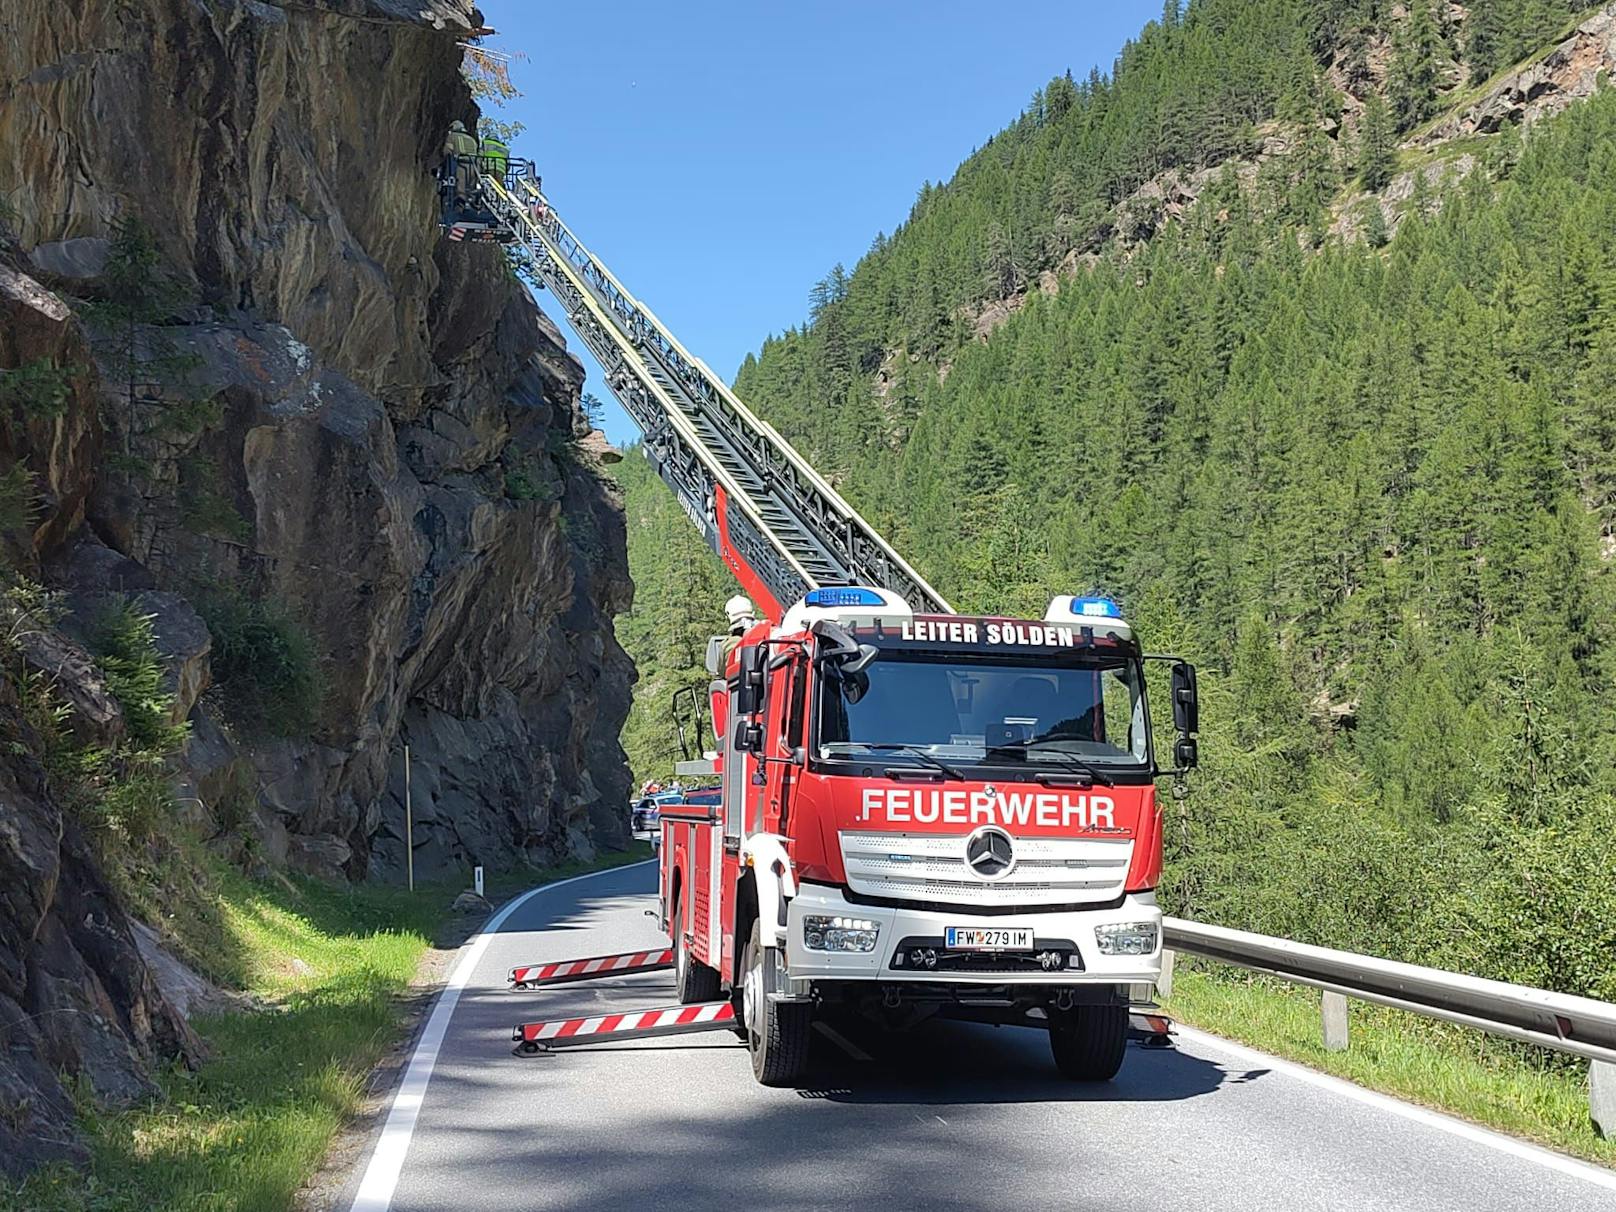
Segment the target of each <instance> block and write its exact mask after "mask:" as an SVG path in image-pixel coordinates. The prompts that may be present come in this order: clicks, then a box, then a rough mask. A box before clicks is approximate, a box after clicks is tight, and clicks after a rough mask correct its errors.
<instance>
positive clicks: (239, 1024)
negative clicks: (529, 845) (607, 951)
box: [0, 845, 649, 1212]
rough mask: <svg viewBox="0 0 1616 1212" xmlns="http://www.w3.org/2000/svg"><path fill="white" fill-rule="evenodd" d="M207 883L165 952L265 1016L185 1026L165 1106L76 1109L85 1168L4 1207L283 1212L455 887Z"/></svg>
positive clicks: (373, 1059)
mask: <svg viewBox="0 0 1616 1212" xmlns="http://www.w3.org/2000/svg"><path fill="white" fill-rule="evenodd" d="M648 854H649V847H646V846H644V845H637V846H636V848H635V849H634V850H633V851H632V852H630V853H628V854H610V855H606V856H604V857H603V858H602V860H601V861H599V862H597V863H594V864H588V865H585V864H568V865H567V866H566V867H565V868H561V869H554V870H545V871H541V872H529V873H527V874H526V875H525V876H520V877H518V876H515V875H513V876H511V877H508V878H506V877H502V881H501V882H502V884H503V885H504V886H506V887H509V888H511V889H512V890H516V889H517V888H519V887H527V886H531V885H532V884H533V883H537V882H544V881H548V880H551V879H555V878H560V877H562V876H564V875H567V874H575V873H577V872H579V871H582V870H586V869H588V870H592V869H596V868H600V867H606V866H615V865H618V864H619V863H624V862H633V861H635V860H637V859H640V858H644V857H646V856H647V855H648ZM208 877H209V878H208V879H207V881H206V887H207V889H208V890H209V891H210V892H211V897H212V905H211V910H210V912H207V913H204V914H201V915H200V920H199V921H198V922H197V923H196V924H195V926H194V927H189V928H187V929H185V930H182V931H179V932H176V933H175V935H174V940H173V941H174V942H175V943H176V945H177V947H178V948H179V949H181V950H182V951H185V952H186V953H187V954H188V956H189V957H190V958H192V959H193V960H195V961H196V962H197V963H198V964H199V965H201V966H202V967H204V968H206V969H207V970H208V971H210V972H211V973H212V974H213V975H214V976H215V977H216V978H221V979H225V980H228V981H230V983H233V984H237V985H239V986H240V987H241V988H244V989H245V990H246V991H248V992H249V993H251V994H253V995H255V996H256V997H258V998H261V999H262V1000H263V1003H264V1007H265V1008H264V1009H262V1010H258V1011H252V1012H243V1013H231V1014H224V1015H219V1016H216V1017H213V1018H208V1019H198V1020H196V1021H195V1023H194V1024H193V1025H194V1026H195V1027H196V1028H197V1031H198V1033H199V1034H200V1035H201V1036H202V1037H203V1039H204V1041H205V1042H206V1044H207V1046H208V1049H209V1059H208V1060H207V1061H206V1062H205V1063H204V1064H203V1065H202V1067H201V1068H200V1070H198V1071H197V1072H195V1073H190V1072H187V1071H185V1070H183V1069H179V1068H176V1069H174V1070H171V1071H169V1072H167V1073H165V1074H163V1075H162V1078H161V1084H162V1095H161V1097H159V1098H158V1099H156V1100H153V1102H152V1103H151V1104H149V1105H146V1106H141V1107H138V1108H135V1109H133V1110H129V1111H125V1112H121V1113H100V1114H98V1113H96V1112H95V1111H93V1110H91V1109H89V1108H86V1109H85V1112H84V1125H83V1126H84V1129H85V1132H86V1136H87V1138H88V1140H89V1142H90V1147H91V1151H92V1160H91V1164H90V1165H89V1166H88V1167H86V1168H84V1169H82V1170H77V1169H72V1168H68V1167H56V1168H52V1169H49V1170H46V1171H44V1172H41V1173H39V1174H37V1175H35V1176H34V1177H33V1178H32V1179H30V1180H29V1181H28V1182H27V1183H26V1184H24V1185H23V1187H22V1188H21V1189H20V1190H16V1191H6V1190H0V1208H4V1209H17V1210H19V1212H20V1210H22V1209H27V1210H28V1212H158V1210H162V1212H168V1210H170V1209H173V1210H175V1212H181V1210H183V1212H192V1210H195V1212H237V1210H239V1212H271V1210H273V1209H284V1208H290V1207H291V1206H292V1201H293V1197H294V1195H295V1193H296V1192H297V1191H298V1189H299V1188H300V1187H301V1186H302V1185H303V1184H304V1183H305V1182H306V1181H307V1180H308V1178H309V1177H310V1176H311V1175H312V1174H313V1173H314V1172H315V1171H316V1169H317V1168H318V1167H319V1165H320V1162H321V1160H322V1158H323V1157H324V1155H325V1153H326V1150H327V1149H328V1148H329V1147H330V1145H331V1142H332V1140H333V1138H334V1137H335V1135H336V1133H337V1132H338V1130H339V1129H340V1128H341V1127H342V1125H343V1124H344V1123H345V1122H346V1121H347V1120H348V1119H349V1118H350V1117H351V1116H353V1115H354V1114H355V1112H356V1111H358V1109H359V1107H360V1105H361V1102H362V1099H363V1093H364V1086H365V1082H366V1080H367V1078H368V1076H369V1074H370V1072H371V1070H372V1069H374V1068H375V1066H376V1064H377V1063H378V1062H379V1061H380V1060H381V1059H382V1057H383V1055H384V1054H385V1053H386V1051H387V1050H388V1048H389V1047H391V1046H392V1045H393V1044H394V1043H395V1042H396V1040H397V1039H398V1036H399V1033H400V1031H401V1029H402V1020H403V1007H402V1005H401V1000H400V999H401V998H402V996H403V995H404V994H405V993H406V991H407V990H408V988H409V986H410V983H411V980H412V978H413V977H414V975H415V972H416V969H417V966H418V965H419V963H420V961H421V958H422V955H423V954H424V952H425V951H426V948H427V945H428V942H429V940H431V939H432V937H433V935H434V932H435V931H436V930H438V929H439V928H440V926H443V925H444V924H445V922H446V919H447V917H448V914H447V912H446V910H447V906H448V904H449V902H450V900H451V899H452V898H453V895H454V893H455V892H456V891H458V890H459V889H460V887H462V885H460V884H458V883H456V884H455V885H453V886H449V885H435V886H432V887H420V886H418V888H417V890H416V892H415V893H414V894H411V893H409V892H406V891H404V890H403V889H398V888H374V887H361V888H357V889H345V888H334V887H330V886H327V885H323V884H318V883H315V882H312V881H301V880H300V881H295V882H294V881H284V882H277V883H275V884H274V885H264V884H256V883H251V882H248V881H247V880H245V879H243V878H241V877H240V876H237V875H234V874H231V873H228V872H224V871H222V870H217V869H215V870H213V871H211V872H209V873H208ZM201 887H202V883H201V882H199V884H198V886H197V887H196V888H192V889H187V890H186V891H185V893H184V899H186V900H191V899H193V898H195V897H198V896H199V895H200V891H199V890H200V888H201ZM491 891H496V890H493V889H491ZM165 924H166V925H168V926H170V927H172V926H173V925H174V924H175V923H174V921H172V920H171V921H169V922H167V923H165Z"/></svg>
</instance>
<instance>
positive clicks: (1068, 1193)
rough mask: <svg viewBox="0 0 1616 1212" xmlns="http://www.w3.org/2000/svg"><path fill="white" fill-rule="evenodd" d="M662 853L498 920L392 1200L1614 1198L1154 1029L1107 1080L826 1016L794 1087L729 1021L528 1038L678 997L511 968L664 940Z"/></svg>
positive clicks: (1397, 1202) (1597, 1203)
mask: <svg viewBox="0 0 1616 1212" xmlns="http://www.w3.org/2000/svg"><path fill="white" fill-rule="evenodd" d="M654 873H655V868H654V867H653V866H651V865H649V864H646V865H640V866H636V867H631V868H624V869H620V870H617V871H613V872H606V873H602V874H601V875H598V876H593V877H590V878H587V879H584V880H580V881H577V882H574V883H569V884H565V885H562V886H559V887H556V888H554V889H551V890H547V891H542V892H540V893H538V894H537V895H535V896H533V897H531V898H530V899H529V900H528V901H527V902H525V903H524V904H523V905H522V906H521V907H520V908H519V909H518V910H516V911H515V912H514V913H513V914H512V915H511V916H510V917H509V918H508V920H506V921H505V922H503V923H502V924H501V925H500V928H499V930H498V932H497V933H495V934H493V935H492V936H491V937H490V938H489V940H488V943H487V945H486V948H485V949H484V950H483V952H482V955H481V958H480V960H479V962H478V963H477V965H476V968H475V970H474V971H473V972H472V974H471V977H470V979H469V981H468V982H467V984H466V985H465V987H464V990H463V992H462V994H461V997H460V1001H459V1004H458V1006H457V1007H456V1009H455V1011H454V1015H453V1018H452V1019H451V1020H449V1027H448V1030H447V1033H446V1034H445V1036H444V1038H443V1041H442V1045H441V1048H440V1050H439V1052H438V1056H437V1062H436V1068H435V1070H434V1071H433V1076H432V1078H431V1082H430V1084H429V1086H428V1087H427V1090H426V1094H425V1098H424V1101H423V1102H422V1103H421V1106H420V1110H419V1115H418V1118H417V1120H416V1122H415V1129H414V1134H413V1137H412V1138H411V1139H410V1141H409V1147H408V1150H407V1152H406V1153H404V1162H403V1167H402V1171H401V1173H400V1174H399V1177H398V1181H397V1186H396V1189H395V1190H394V1194H393V1198H392V1203H391V1208H392V1209H395V1210H397V1212H480V1210H481V1209H501V1210H505V1209H524V1208H545V1209H585V1208H610V1209H620V1210H628V1209H632V1210H638V1209H659V1210H671V1209H684V1208H691V1209H716V1208H725V1207H730V1206H735V1205H740V1206H745V1207H754V1208H768V1209H791V1210H796V1209H809V1208H837V1209H842V1208H851V1207H860V1208H875V1209H879V1210H880V1212H895V1210H898V1209H910V1208H916V1209H919V1208H925V1209H979V1208H980V1209H988V1208H991V1209H1004V1208H1016V1207H1027V1208H1061V1209H1101V1208H1104V1209H1129V1210H1137V1209H1150V1210H1152V1212H1161V1210H1165V1209H1197V1210H1202V1209H1218V1208H1230V1209H1242V1210H1244V1212H1251V1210H1257V1209H1276V1210H1280V1209H1283V1210H1284V1212H1296V1210H1299V1209H1313V1208H1328V1209H1337V1208H1340V1209H1355V1210H1373V1209H1387V1210H1390V1209H1397V1210H1404V1209H1455V1210H1456V1212H1457V1210H1461V1209H1462V1210H1464V1212H1480V1210H1483V1209H1500V1210H1505V1209H1507V1210H1509V1212H1514V1210H1516V1209H1521V1208H1541V1209H1550V1208H1552V1209H1557V1210H1558V1209H1565V1210H1572V1209H1596V1208H1598V1209H1607V1210H1608V1209H1613V1208H1616V1188H1612V1187H1609V1186H1600V1185H1597V1184H1596V1183H1594V1182H1592V1181H1589V1180H1588V1179H1587V1178H1585V1177H1581V1176H1579V1175H1578V1174H1577V1173H1576V1172H1575V1170H1576V1167H1574V1166H1572V1167H1569V1168H1566V1167H1557V1166H1556V1164H1554V1162H1553V1161H1552V1160H1550V1161H1548V1162H1545V1160H1544V1158H1545V1157H1546V1156H1548V1155H1537V1156H1534V1155H1535V1154H1536V1152H1537V1151H1534V1150H1530V1149H1528V1150H1524V1151H1523V1150H1520V1149H1519V1148H1518V1146H1514V1145H1513V1144H1512V1143H1510V1142H1502V1147H1500V1145H1499V1143H1498V1142H1492V1141H1490V1140H1489V1137H1490V1134H1487V1133H1481V1132H1478V1131H1476V1130H1474V1129H1469V1128H1464V1129H1462V1130H1461V1132H1460V1133H1458V1134H1456V1133H1454V1132H1452V1131H1447V1130H1444V1129H1443V1128H1442V1127H1441V1126H1440V1123H1433V1122H1431V1121H1432V1120H1438V1119H1439V1117H1434V1116H1430V1115H1429V1113H1416V1114H1415V1115H1414V1116H1409V1115H1405V1114H1400V1113H1399V1112H1398V1110H1397V1109H1396V1108H1395V1107H1393V1106H1390V1105H1388V1103H1387V1101H1381V1100H1376V1099H1373V1098H1370V1099H1364V1098H1361V1097H1354V1096H1352V1095H1350V1094H1349V1093H1347V1092H1344V1090H1343V1089H1342V1088H1340V1087H1338V1086H1336V1085H1335V1084H1333V1083H1331V1082H1329V1081H1328V1080H1325V1081H1323V1082H1320V1081H1317V1080H1310V1079H1308V1078H1307V1077H1305V1076H1304V1075H1302V1074H1300V1073H1298V1072H1297V1071H1296V1070H1295V1069H1294V1068H1292V1067H1290V1066H1287V1065H1285V1064H1283V1063H1282V1062H1278V1061H1269V1060H1268V1059H1267V1058H1263V1057H1261V1056H1259V1055H1258V1054H1255V1053H1251V1052H1249V1051H1247V1050H1244V1049H1237V1048H1232V1047H1229V1046H1225V1045H1224V1044H1222V1043H1221V1042H1220V1041H1216V1040H1213V1039H1210V1038H1208V1037H1205V1036H1201V1035H1198V1034H1197V1035H1193V1036H1186V1037H1182V1038H1181V1039H1180V1042H1179V1046H1178V1047H1176V1048H1175V1049H1172V1050H1147V1049H1143V1048H1139V1047H1136V1046H1130V1052H1129V1056H1128V1060H1127V1063H1126V1064H1125V1065H1124V1067H1123V1070H1122V1073H1121V1074H1120V1075H1119V1077H1118V1078H1117V1080H1116V1081H1115V1082H1113V1083H1111V1084H1109V1085H1106V1086H1100V1087H1083V1086H1078V1085H1073V1084H1071V1083H1068V1082H1065V1081H1062V1080H1061V1079H1060V1078H1059V1077H1058V1076H1057V1075H1056V1074H1055V1071H1054V1069H1053V1067H1052V1065H1051V1062H1050V1059H1049V1047H1048V1042H1047V1040H1046V1039H1045V1038H1044V1036H1043V1035H1042V1033H1040V1032H1035V1031H1030V1030H1026V1029H1021V1028H1003V1029H995V1028H992V1027H983V1026H974V1025H968V1024H950V1023H939V1024H934V1025H928V1026H926V1027H923V1028H921V1029H919V1030H917V1031H916V1032H914V1033H911V1034H908V1035H901V1036H899V1035H892V1036H884V1035H881V1034H877V1033H870V1032H854V1033H853V1038H852V1040H851V1042H853V1043H854V1045H855V1049H856V1050H857V1051H858V1052H859V1053H860V1054H861V1055H862V1056H863V1057H864V1058H863V1059H860V1058H859V1057H857V1056H854V1055H853V1054H851V1053H850V1052H849V1051H847V1050H846V1049H844V1048H843V1047H842V1046H840V1045H838V1044H837V1043H835V1042H833V1041H832V1040H831V1039H830V1038H828V1037H817V1038H816V1040H815V1046H816V1048H817V1050H818V1057H817V1064H816V1069H815V1074H814V1078H813V1081H812V1084H811V1085H809V1086H807V1087H805V1088H803V1089H796V1090H771V1089H765V1088H763V1087H761V1086H758V1085H756V1084H755V1083H754V1082H753V1081H752V1076H751V1069H750V1066H749V1064H748V1059H747V1055H746V1052H745V1050H744V1049H743V1048H742V1046H741V1045H740V1043H739V1042H738V1041H737V1040H736V1038H735V1037H734V1036H733V1035H731V1034H729V1033H728V1032H712V1033H708V1034H706V1035H699V1036H688V1037H680V1038H672V1039H661V1040H645V1041H642V1042H640V1043H638V1044H620V1045H615V1046H614V1045H603V1046H598V1047H591V1048H588V1049H582V1050H577V1051H568V1052H563V1053H559V1054H553V1055H548V1056H541V1057H536V1058H532V1059H522V1058H517V1057H514V1056H512V1055H511V1039H510V1035H511V1028H512V1026H513V1025H514V1024H515V1023H517V1022H518V1021H521V1020H533V1019H544V1018H553V1017H564V1016H568V1015H583V1014H590V1015H594V1014H605V1013H611V1012H615V1011H620V1010H625V1009H636V1008H645V1007H648V1006H653V1005H661V1004H665V1003H669V1002H671V1001H672V1000H673V998H672V981H671V974H670V973H666V972H663V973H652V974H647V975H643V976H637V977H635V976H629V977H620V978H615V979H608V980H604V981H600V982H594V983H590V984H583V985H573V986H560V987H556V988H551V989H547V990H540V991H535V992H531V993H523V994H515V993H510V992H507V991H506V989H505V973H506V971H507V970H508V969H509V968H510V967H511V966H513V965H515V964H518V963H523V962H528V961H535V960H550V959H563V958H568V957H578V956H587V955H599V954H608V953H613V952H618V951H630V950H634V949H638V948H644V947H651V946H656V945H659V944H663V945H665V943H664V941H663V940H662V938H661V936H660V935H659V934H658V932H657V929H656V926H655V923H654V921H653V919H651V918H649V917H647V916H645V914H644V911H645V910H647V909H649V908H650V907H651V906H652V905H653V903H654V893H653V889H654V886H655V874H654ZM1388 1101H1389V1100H1388ZM1512 1149H1513V1150H1514V1151H1513V1152H1512V1151H1511V1150H1512ZM1523 1154H1524V1155H1523Z"/></svg>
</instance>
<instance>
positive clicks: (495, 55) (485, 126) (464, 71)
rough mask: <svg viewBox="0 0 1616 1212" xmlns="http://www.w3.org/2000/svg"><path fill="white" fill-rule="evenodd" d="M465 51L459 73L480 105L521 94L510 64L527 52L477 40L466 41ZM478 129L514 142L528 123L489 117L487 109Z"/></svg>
mask: <svg viewBox="0 0 1616 1212" xmlns="http://www.w3.org/2000/svg"><path fill="white" fill-rule="evenodd" d="M465 51H466V53H465V55H464V56H463V57H462V58H461V60H460V74H461V76H462V77H463V78H464V79H465V81H466V87H468V88H469V89H471V95H472V96H473V97H474V98H476V100H477V102H478V104H479V105H483V106H503V105H505V104H507V103H508V102H511V101H514V100H515V99H516V98H518V97H520V96H521V95H522V90H521V89H519V88H517V87H516V85H515V84H513V83H512V82H511V64H512V63H519V62H521V61H522V60H524V59H526V58H527V55H525V54H524V53H522V52H520V51H518V52H516V53H514V54H507V53H506V52H504V51H499V50H495V49H493V48H492V47H489V46H482V45H480V44H478V43H475V42H472V43H467V44H466V47H465ZM477 129H478V131H479V132H480V133H481V134H484V135H493V136H494V137H495V138H496V139H499V140H501V141H503V142H504V143H507V144H512V143H515V142H516V139H517V136H518V135H520V134H521V133H522V132H523V131H524V130H526V129H527V127H525V126H523V125H522V123H520V122H503V121H500V120H499V119H497V118H490V117H489V116H488V115H487V114H486V113H485V114H483V115H482V117H481V118H479V119H478V121H477Z"/></svg>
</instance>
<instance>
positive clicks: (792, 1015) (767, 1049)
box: [741, 920, 814, 1086]
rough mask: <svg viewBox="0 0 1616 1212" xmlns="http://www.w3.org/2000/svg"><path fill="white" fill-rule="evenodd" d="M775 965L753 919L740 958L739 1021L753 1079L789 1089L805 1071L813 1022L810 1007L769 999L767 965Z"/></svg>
mask: <svg viewBox="0 0 1616 1212" xmlns="http://www.w3.org/2000/svg"><path fill="white" fill-rule="evenodd" d="M777 962H778V960H777V959H775V957H774V956H773V954H772V953H771V952H769V951H768V950H766V949H765V948H764V946H763V941H762V935H761V932H760V931H759V929H758V923H757V922H756V921H755V920H754V921H753V923H752V936H751V938H749V939H748V940H747V943H746V950H745V951H744V952H743V953H742V955H741V1020H742V1022H743V1023H744V1024H745V1026H746V1046H747V1049H748V1050H749V1051H750V1052H751V1053H752V1076H753V1077H755V1078H757V1080H758V1081H759V1082H761V1083H762V1084H763V1085H765V1086H788V1085H790V1084H791V1083H793V1082H795V1081H796V1080H797V1079H798V1078H800V1077H801V1076H802V1075H803V1073H804V1072H806V1070H807V1068H808V1029H809V1027H810V1026H811V1025H812V1023H813V1009H814V1008H813V1007H812V1006H808V1005H802V1004H796V1003H791V1002H773V1001H770V1000H769V994H768V991H769V989H770V987H771V986H772V985H773V982H772V981H770V980H769V979H768V978H769V975H770V973H769V966H771V965H773V964H775V963H777Z"/></svg>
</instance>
